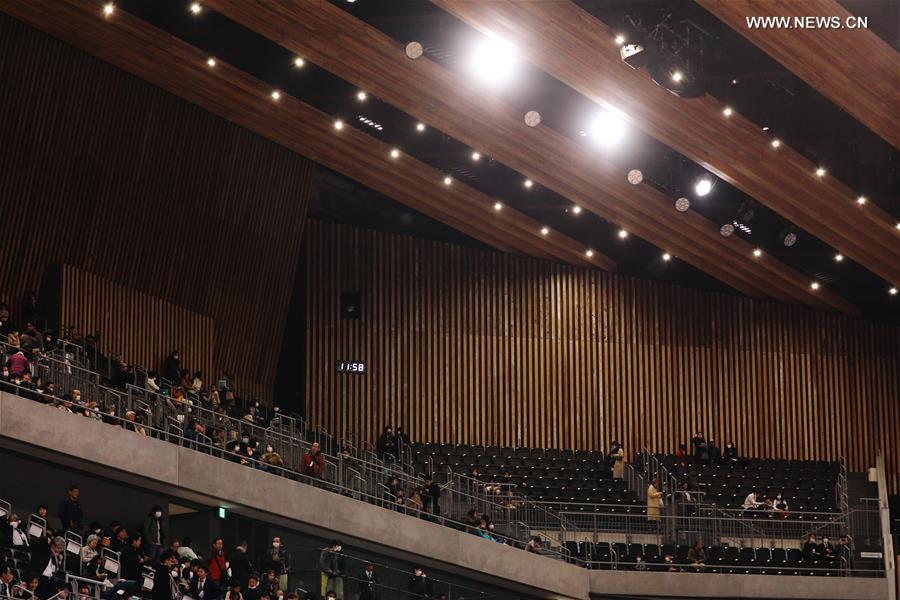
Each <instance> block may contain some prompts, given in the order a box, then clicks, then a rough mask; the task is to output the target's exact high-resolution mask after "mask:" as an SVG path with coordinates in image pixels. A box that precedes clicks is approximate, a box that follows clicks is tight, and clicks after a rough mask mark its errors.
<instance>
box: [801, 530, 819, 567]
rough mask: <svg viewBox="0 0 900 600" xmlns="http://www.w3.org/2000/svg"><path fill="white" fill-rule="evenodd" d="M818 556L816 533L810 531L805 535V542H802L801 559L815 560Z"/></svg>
mask: <svg viewBox="0 0 900 600" xmlns="http://www.w3.org/2000/svg"><path fill="white" fill-rule="evenodd" d="M818 558H819V541H818V540H817V539H816V534H815V533H813V532H810V534H809V535H807V536H806V542H804V543H803V560H808V561H815V560H817V559H818Z"/></svg>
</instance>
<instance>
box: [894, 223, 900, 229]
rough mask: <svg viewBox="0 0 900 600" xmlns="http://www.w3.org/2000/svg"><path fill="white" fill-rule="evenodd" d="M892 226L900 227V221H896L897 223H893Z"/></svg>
mask: <svg viewBox="0 0 900 600" xmlns="http://www.w3.org/2000/svg"><path fill="white" fill-rule="evenodd" d="M894 227H896V228H897V229H900V221H897V224H896V225H894Z"/></svg>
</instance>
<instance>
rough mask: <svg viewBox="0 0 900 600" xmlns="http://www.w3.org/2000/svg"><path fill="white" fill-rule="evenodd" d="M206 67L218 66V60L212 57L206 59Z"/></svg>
mask: <svg viewBox="0 0 900 600" xmlns="http://www.w3.org/2000/svg"><path fill="white" fill-rule="evenodd" d="M206 66H208V67H214V66H216V59H215V58H213V57H212V56H210V57H209V58H207V59H206Z"/></svg>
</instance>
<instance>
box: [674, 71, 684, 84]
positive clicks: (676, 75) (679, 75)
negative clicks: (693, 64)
mask: <svg viewBox="0 0 900 600" xmlns="http://www.w3.org/2000/svg"><path fill="white" fill-rule="evenodd" d="M682 79H684V73H682V72H681V71H675V72H674V73H672V81H674V82H675V83H678V82H679V81H681V80H682Z"/></svg>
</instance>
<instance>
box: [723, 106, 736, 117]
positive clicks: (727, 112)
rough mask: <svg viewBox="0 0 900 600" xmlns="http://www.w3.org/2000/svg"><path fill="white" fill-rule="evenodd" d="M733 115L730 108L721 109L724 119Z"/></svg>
mask: <svg viewBox="0 0 900 600" xmlns="http://www.w3.org/2000/svg"><path fill="white" fill-rule="evenodd" d="M733 113H734V111H733V110H732V109H731V107H730V106H726V107H725V108H724V109H722V114H723V115H725V116H726V117H730V116H731V115H732V114H733Z"/></svg>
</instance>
